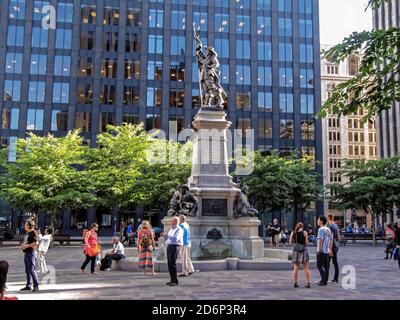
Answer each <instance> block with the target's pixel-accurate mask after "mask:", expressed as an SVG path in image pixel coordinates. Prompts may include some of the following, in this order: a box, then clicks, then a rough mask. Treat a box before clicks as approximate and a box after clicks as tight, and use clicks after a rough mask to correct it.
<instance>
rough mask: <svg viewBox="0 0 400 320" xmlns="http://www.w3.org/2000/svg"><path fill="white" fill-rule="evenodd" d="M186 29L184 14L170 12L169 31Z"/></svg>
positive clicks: (181, 12) (176, 11) (183, 12)
mask: <svg viewBox="0 0 400 320" xmlns="http://www.w3.org/2000/svg"><path fill="white" fill-rule="evenodd" d="M185 27H186V12H185V11H178V10H172V11H171V29H172V30H185Z"/></svg>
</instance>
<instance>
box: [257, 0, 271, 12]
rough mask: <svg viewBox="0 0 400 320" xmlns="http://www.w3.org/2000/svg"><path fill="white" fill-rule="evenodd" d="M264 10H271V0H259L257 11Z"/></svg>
mask: <svg viewBox="0 0 400 320" xmlns="http://www.w3.org/2000/svg"><path fill="white" fill-rule="evenodd" d="M260 10H264V11H270V10H271V0H257V11H260Z"/></svg>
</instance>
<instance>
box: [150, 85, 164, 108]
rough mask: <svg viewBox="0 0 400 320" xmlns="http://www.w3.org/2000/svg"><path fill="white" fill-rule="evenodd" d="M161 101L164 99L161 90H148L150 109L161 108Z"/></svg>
mask: <svg viewBox="0 0 400 320" xmlns="http://www.w3.org/2000/svg"><path fill="white" fill-rule="evenodd" d="M161 99H162V89H161V88H147V106H148V107H161Z"/></svg>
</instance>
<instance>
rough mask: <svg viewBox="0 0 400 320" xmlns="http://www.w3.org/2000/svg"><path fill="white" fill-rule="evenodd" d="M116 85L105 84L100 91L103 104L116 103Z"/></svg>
mask: <svg viewBox="0 0 400 320" xmlns="http://www.w3.org/2000/svg"><path fill="white" fill-rule="evenodd" d="M115 93H116V92H115V86H114V85H108V84H105V85H103V87H102V90H101V92H100V103H101V104H109V105H110V104H114V103H115Z"/></svg>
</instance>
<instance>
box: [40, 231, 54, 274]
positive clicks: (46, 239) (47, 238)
mask: <svg viewBox="0 0 400 320" xmlns="http://www.w3.org/2000/svg"><path fill="white" fill-rule="evenodd" d="M52 233H53V229H52V228H51V227H47V228H46V230H45V231H44V236H39V248H38V256H39V257H38V258H39V270H40V272H41V273H49V270H48V269H47V265H46V260H45V256H46V253H47V250H49V246H50V242H51V235H52Z"/></svg>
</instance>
